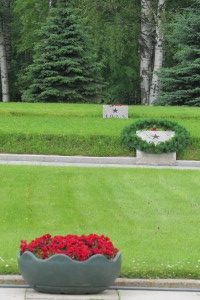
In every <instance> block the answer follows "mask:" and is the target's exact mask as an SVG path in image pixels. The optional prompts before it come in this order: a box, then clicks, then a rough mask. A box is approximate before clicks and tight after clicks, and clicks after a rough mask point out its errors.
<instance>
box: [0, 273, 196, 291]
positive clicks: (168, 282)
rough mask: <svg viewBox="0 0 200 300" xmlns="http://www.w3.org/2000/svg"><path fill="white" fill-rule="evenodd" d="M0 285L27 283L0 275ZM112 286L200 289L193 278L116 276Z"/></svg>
mask: <svg viewBox="0 0 200 300" xmlns="http://www.w3.org/2000/svg"><path fill="white" fill-rule="evenodd" d="M0 285H16V286H17V285H27V284H26V282H25V281H24V279H23V278H22V276H20V275H0ZM114 287H132V288H134V287H135V288H169V289H170V288H174V289H200V280H195V279H137V278H136V279H131V278H118V279H117V280H116V281H115V284H114Z"/></svg>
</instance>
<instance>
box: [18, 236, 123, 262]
mask: <svg viewBox="0 0 200 300" xmlns="http://www.w3.org/2000/svg"><path fill="white" fill-rule="evenodd" d="M20 251H21V254H23V253H24V252H25V251H30V252H32V253H34V254H35V255H36V256H37V257H39V258H42V259H45V258H48V257H50V256H52V255H54V254H65V255H67V256H69V257H71V258H72V259H74V260H79V261H84V260H87V259H88V258H89V257H90V256H92V255H95V254H102V255H104V256H106V257H107V258H108V259H113V258H114V257H115V255H116V253H117V252H118V249H116V248H114V246H113V244H112V242H111V240H110V239H109V238H108V237H106V236H104V235H101V236H99V235H97V234H90V235H81V236H77V235H71V234H69V235H66V236H61V235H56V236H51V235H50V234H45V235H43V236H41V237H38V238H36V239H35V240H32V241H31V242H30V243H29V244H27V242H26V241H24V240H23V241H21V245H20Z"/></svg>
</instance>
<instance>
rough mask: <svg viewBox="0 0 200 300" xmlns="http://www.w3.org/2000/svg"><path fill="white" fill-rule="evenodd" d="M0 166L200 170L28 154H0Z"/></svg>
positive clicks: (199, 166) (194, 164)
mask: <svg viewBox="0 0 200 300" xmlns="http://www.w3.org/2000/svg"><path fill="white" fill-rule="evenodd" d="M0 164H3V165H5V164H7V165H40V166H63V167H64V166H66V167H68V166H78V167H117V168H162V169H163V168H165V169H196V170H200V161H193V160H177V161H176V164H175V165H173V166H168V165H139V164H137V163H136V158H135V157H89V156H59V155H30V154H0Z"/></svg>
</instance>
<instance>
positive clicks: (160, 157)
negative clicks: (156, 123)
mask: <svg viewBox="0 0 200 300" xmlns="http://www.w3.org/2000/svg"><path fill="white" fill-rule="evenodd" d="M136 134H137V135H138V136H139V137H140V138H141V139H142V140H144V141H146V142H148V143H154V144H155V145H158V144H159V143H162V142H166V141H168V140H169V139H171V138H173V137H174V136H175V132H174V131H169V130H166V131H157V130H156V131H153V130H138V131H137V132H136ZM136 163H138V164H148V165H174V164H175V163H176V152H172V153H160V154H153V153H147V152H144V151H141V150H136Z"/></svg>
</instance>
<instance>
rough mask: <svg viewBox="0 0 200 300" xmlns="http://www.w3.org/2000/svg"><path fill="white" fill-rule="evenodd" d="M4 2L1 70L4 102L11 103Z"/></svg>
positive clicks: (0, 5) (0, 25) (0, 21)
mask: <svg viewBox="0 0 200 300" xmlns="http://www.w3.org/2000/svg"><path fill="white" fill-rule="evenodd" d="M4 9H5V7H4V1H2V0H1V1H0V68H1V90H2V101H3V102H9V101H10V95H9V79H8V63H7V54H6V39H5V31H4V17H5V16H4V13H5V10H4Z"/></svg>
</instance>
